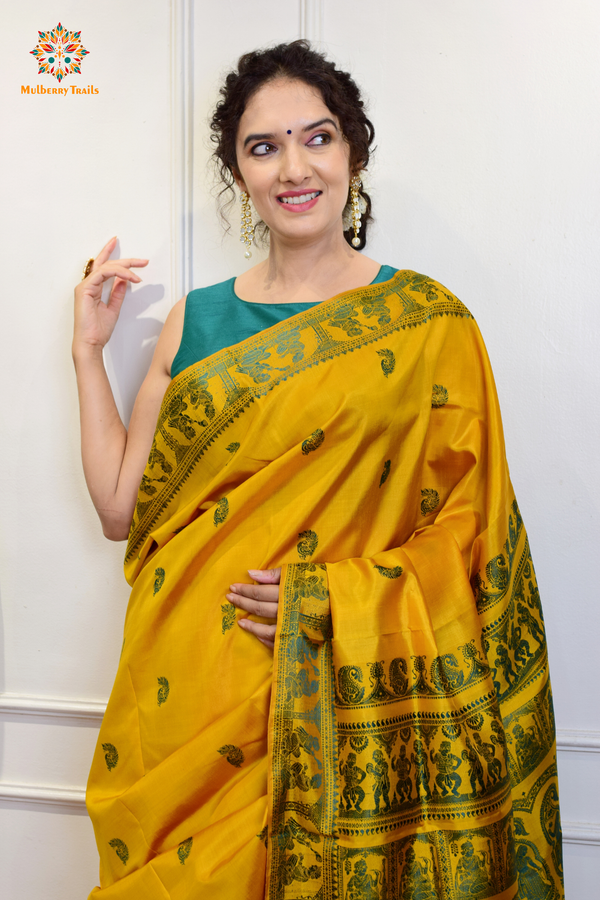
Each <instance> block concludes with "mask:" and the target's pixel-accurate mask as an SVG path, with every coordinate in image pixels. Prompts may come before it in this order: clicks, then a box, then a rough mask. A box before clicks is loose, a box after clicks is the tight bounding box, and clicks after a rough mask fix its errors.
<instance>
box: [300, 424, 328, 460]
mask: <svg viewBox="0 0 600 900" xmlns="http://www.w3.org/2000/svg"><path fill="white" fill-rule="evenodd" d="M324 440H325V432H324V431H323V430H322V429H321V428H317V429H316V430H315V431H313V433H312V434H311V435H309V436H308V437H307V438H306V440H305V441H302V453H303V454H304V456H308V454H309V453H312V451H313V450H318V449H319V447H320V446H321V444H322V443H323V441H324Z"/></svg>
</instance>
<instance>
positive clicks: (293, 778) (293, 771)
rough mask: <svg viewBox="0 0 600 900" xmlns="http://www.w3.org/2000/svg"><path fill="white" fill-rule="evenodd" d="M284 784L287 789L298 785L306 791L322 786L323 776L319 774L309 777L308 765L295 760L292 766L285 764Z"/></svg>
mask: <svg viewBox="0 0 600 900" xmlns="http://www.w3.org/2000/svg"><path fill="white" fill-rule="evenodd" d="M283 784H284V787H285V790H286V791H291V790H293V788H296V787H297V788H298V789H299V790H301V791H304V792H305V793H306V791H310V790H311V789H313V790H315V789H317V788H319V787H320V786H321V776H320V775H319V774H317V775H313V776H312V778H309V775H308V766H307V765H306V764H304V765H302V763H299V762H295V763H292V765H291V766H289V765H286V766H284V769H283Z"/></svg>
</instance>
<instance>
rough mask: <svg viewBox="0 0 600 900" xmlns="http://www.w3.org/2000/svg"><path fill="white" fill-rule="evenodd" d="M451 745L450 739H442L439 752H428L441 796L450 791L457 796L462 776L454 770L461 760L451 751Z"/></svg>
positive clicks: (446, 794)
mask: <svg viewBox="0 0 600 900" xmlns="http://www.w3.org/2000/svg"><path fill="white" fill-rule="evenodd" d="M451 746H452V745H451V744H450V741H442V743H441V744H440V749H439V752H438V753H436V752H435V750H432V751H431V753H430V757H431V762H432V763H433V764H434V765H435V767H436V768H437V770H438V774H437V775H436V776H435V780H436V783H437V786H438V787H439V788H440V789H441V792H442V797H447V796H448V794H449V793H450V792H452V793H453V794H454V796H455V797H458V789H459V787H460V786H461V784H462V778H461V777H460V775H458V774H457V772H456V770H457V769H458V767H459V766H460V765H461V761H460V759H459V757H458V756H455V755H454V754H453V753H452V752H451Z"/></svg>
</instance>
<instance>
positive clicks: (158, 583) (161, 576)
mask: <svg viewBox="0 0 600 900" xmlns="http://www.w3.org/2000/svg"><path fill="white" fill-rule="evenodd" d="M154 575H155V576H156V577H155V579H154V593H155V594H158V592H159V591H160V589H161V587H162V586H163V584H164V583H165V570H164V569H155V570H154Z"/></svg>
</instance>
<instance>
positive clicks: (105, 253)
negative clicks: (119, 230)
mask: <svg viewBox="0 0 600 900" xmlns="http://www.w3.org/2000/svg"><path fill="white" fill-rule="evenodd" d="M116 245H117V237H116V235H115V236H114V237H111V239H110V240H109V241H108V242H107V243H106V244H105V245H104V247H103V248H102V250H101V251H100V253H99V254H98V255H97V256H96V258H95V260H94V268H96V269H97V268H98V266H101V265H102V263H105V262H106V260H107V259H108V258H109V256H110V254H111V253H112V252H113V250H114V249H115V247H116ZM92 271H93V269H92Z"/></svg>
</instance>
